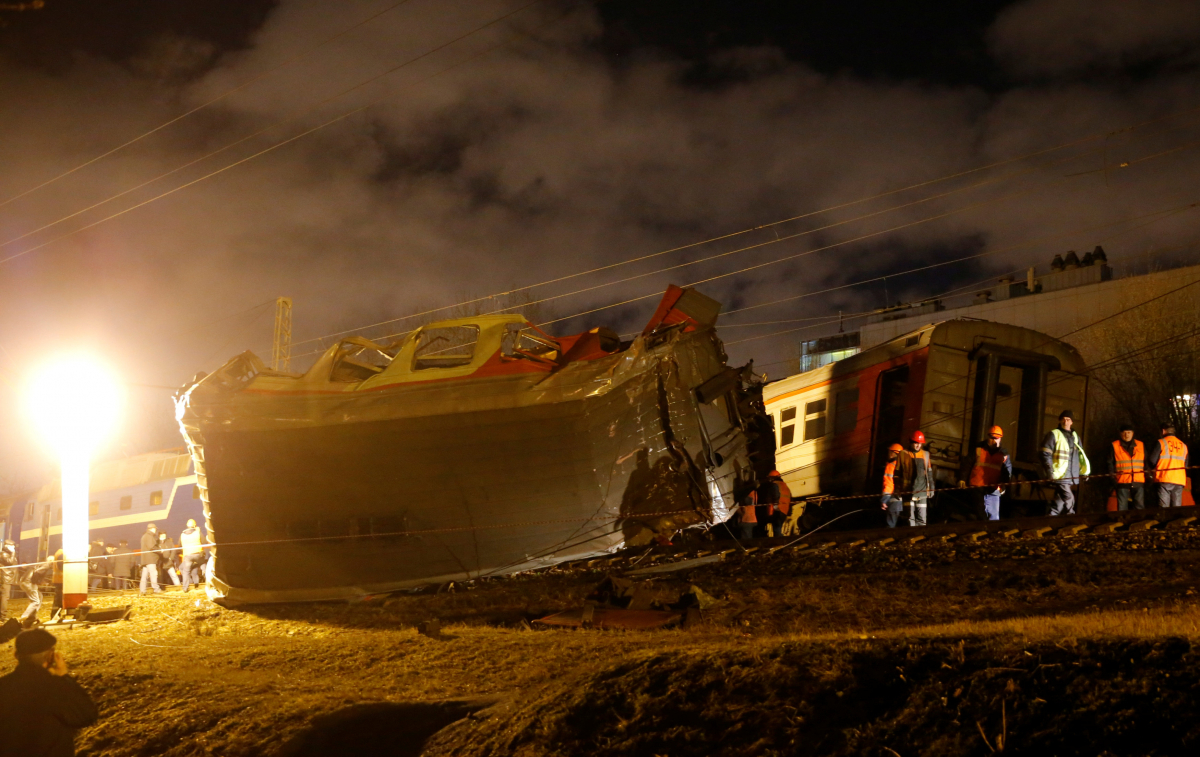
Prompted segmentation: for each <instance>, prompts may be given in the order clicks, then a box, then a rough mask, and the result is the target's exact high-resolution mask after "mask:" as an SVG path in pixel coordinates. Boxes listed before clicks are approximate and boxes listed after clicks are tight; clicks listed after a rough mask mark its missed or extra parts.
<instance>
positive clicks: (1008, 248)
mask: <svg viewBox="0 0 1200 757" xmlns="http://www.w3.org/2000/svg"><path fill="white" fill-rule="evenodd" d="M1056 183H1059V182H1056ZM1036 189H1038V187H1034V188H1031V189H1027V190H1022V191H1020V192H1015V193H1011V194H1009V195H1006V196H1002V197H999V198H991V199H988V200H982V201H979V202H976V203H972V204H969V205H966V206H962V207H960V208H956V209H954V210H951V211H948V212H945V213H941V214H937V215H934V216H931V217H927V218H924V219H918V220H915V221H911V222H908V223H905V224H901V225H899V226H894V227H892V228H889V229H884V230H882V231H876V232H871V233H869V234H865V235H862V236H859V237H855V238H853V239H848V240H844V241H841V242H836V243H833V244H830V245H826V246H824V247H818V248H815V249H812V250H807V251H805V252H800V253H796V254H794V255H789V256H785V257H783V258H777V259H775V260H772V261H767V262H765V263H759V264H756V265H753V266H747V267H745V268H741V269H738V270H736V271H731V272H728V273H723V274H720V275H717V276H712V277H709V278H707V279H702V280H700V281H696V282H691V283H688V284H685V285H684V286H688V287H692V286H697V285H699V284H704V283H707V282H710V281H715V280H717V279H722V278H727V277H729V276H736V275H738V274H741V273H745V272H746V271H751V270H757V269H759V268H763V267H766V266H769V265H774V264H776V263H780V262H784V261H787V260H792V259H795V258H798V257H803V256H805V255H811V254H813V253H817V252H823V251H826V250H829V249H833V248H835V247H840V246H843V245H847V244H852V243H855V242H859V241H862V240H864V239H868V238H871V237H875V236H879V235H881V234H886V233H889V232H892V231H896V230H899V229H903V228H907V227H910V226H914V225H917V224H920V223H925V222H928V221H931V220H937V219H940V218H944V217H946V216H949V215H953V214H954V213H958V212H962V211H964V210H968V209H971V208H974V207H978V206H980V205H984V204H988V203H990V202H994V201H1000V200H1005V199H1011V198H1013V197H1017V196H1020V195H1023V194H1028V193H1029V192H1032V191H1034V190H1036ZM1197 206H1200V202H1194V203H1189V204H1187V205H1182V206H1178V207H1175V208H1169V209H1166V210H1159V211H1153V212H1151V213H1145V214H1142V215H1138V216H1133V217H1130V218H1125V219H1122V220H1120V221H1114V222H1108V223H1104V224H1097V225H1094V226H1088V227H1083V228H1081V229H1074V230H1071V231H1067V232H1059V233H1056V234H1050V235H1044V236H1043V237H1039V238H1035V239H1033V240H1028V241H1025V242H1021V243H1018V244H1013V245H1008V246H1006V247H1001V248H997V249H994V250H989V251H985V252H982V253H976V254H974V255H968V256H965V257H962V258H958V259H955V260H950V261H943V262H941V263H933V264H930V265H926V266H920V267H916V268H912V269H909V270H907V271H902V272H899V273H893V274H888V277H895V276H900V275H905V274H908V273H914V272H919V271H924V270H929V269H931V268H937V267H940V266H945V265H951V264H953V263H959V262H963V261H965V260H971V259H975V258H979V257H985V256H988V255H995V254H998V253H1000V252H1005V251H1011V250H1013V249H1019V248H1021V247H1025V246H1029V245H1031V244H1036V243H1039V242H1042V241H1046V240H1047V239H1054V238H1057V237H1061V236H1066V235H1070V234H1078V233H1080V232H1081V231H1091V230H1095V229H1098V228H1106V227H1110V226H1114V225H1118V224H1122V223H1128V222H1130V221H1137V220H1141V219H1144V218H1151V219H1152V220H1151V221H1149V222H1148V223H1152V222H1154V220H1161V219H1155V218H1154V216H1163V217H1170V216H1171V215H1173V214H1176V213H1180V212H1183V211H1185V210H1189V209H1191V208H1194V207H1197ZM1134 228H1135V229H1136V228H1140V227H1134ZM1132 230H1133V229H1127V230H1126V232H1128V231H1132ZM1126 232H1121V233H1126ZM795 236H800V234H795V235H791V236H785V237H781V238H779V239H777V240H771V241H768V242H764V243H761V244H760V245H755V247H761V246H766V245H771V244H778V243H780V242H785V241H788V240H789V239H791V238H793V237H795ZM1109 238H1110V239H1111V238H1112V237H1111V236H1110V237H1109ZM743 249H749V248H743ZM732 252H737V250H735V251H732ZM732 252H728V253H721V254H719V255H715V256H712V257H723V256H725V255H729V254H732ZM708 259H711V258H706V259H703V260H708ZM703 260H701V261H693V262H703ZM686 265H691V263H685V264H681V265H677V266H670V267H668V268H664V269H660V270H658V271H652V272H650V274H642V275H641V276H637V277H631V278H641V277H642V276H645V275H651V274H653V273H662V272H664V271H667V270H673V269H675V268H682V267H685V266H686ZM882 278H884V277H874V278H872V279H867V280H864V281H860V282H852V283H849V284H842V285H839V286H835V287H829V288H827V289H823V290H819V291H815V292H808V293H805V294H802V295H796V296H794V297H788V298H783V299H781V300H775V301H773V302H771V303H764V305H761V306H760V305H754V306H750V307H746V308H740V309H739V310H734V311H730V313H736V312H743V311H746V310H751V309H754V308H757V307H763V306H765V305H770V304H777V303H779V302H785V301H791V300H796V299H801V298H804V297H813V296H817V295H820V294H827V293H829V292H833V291H838V290H841V289H846V288H849V287H853V286H859V285H861V284H864V283H871V282H874V281H879V280H881V279H882ZM626 280H628V279H626ZM623 281H624V280H623ZM611 283H620V282H610V283H609V284H611ZM609 284H601V285H597V286H595V287H591V288H590V289H599V288H602V287H604V286H608V285H609ZM580 291H589V290H580ZM952 291H953V290H952ZM577 293H578V292H573V293H567V294H563V295H557V296H555V297H547V298H543V299H541V300H534V301H532V302H529V303H522V306H526V305H533V304H540V303H543V302H548V301H551V300H554V299H559V298H561V297H567V296H570V295H571V294H577ZM660 294H661V292H652V293H649V294H646V295H642V296H640V297H635V298H632V299H628V300H624V301H622V302H617V303H613V304H609V305H604V306H601V307H598V308H593V309H591V310H586V311H583V312H580V313H574V314H572V315H569V316H563V317H562V318H555V319H552V320H549V321H545V322H542V323H539V324H537V325H538V326H547V325H550V324H553V323H558V322H561V321H566V320H570V319H572V318H578V317H580V316H583V315H589V314H591V313H595V312H599V311H602V310H607V309H610V308H614V307H620V306H622V305H628V304H631V303H634V302H639V301H641V300H645V299H649V298H651V297H656V296H659V295H660ZM508 309H511V308H501V309H499V310H496V311H491V312H493V313H494V312H502V311H503V310H508ZM798 330H801V329H792V330H791V331H798ZM343 333H344V332H343ZM406 333H410V332H408V331H405V332H398V333H395V334H388V335H386V336H383V337H379V339H390V338H393V337H397V336H402V335H403V334H406ZM331 336H333V335H331ZM769 336H773V334H765V335H761V336H757V337H752V338H749V339H744V340H738V341H735V342H727V344H737V343H739V342H742V341H753V340H756V339H762V338H766V337H769ZM308 341H312V340H308ZM323 351H324V349H323V348H322V349H318V350H311V351H309V352H304V353H301V354H299V355H297V356H296V357H307V356H309V355H314V354H317V353H319V352H323Z"/></svg>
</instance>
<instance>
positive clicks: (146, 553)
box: [138, 523, 162, 594]
mask: <svg viewBox="0 0 1200 757" xmlns="http://www.w3.org/2000/svg"><path fill="white" fill-rule="evenodd" d="M141 547H142V551H141V552H140V553H139V554H138V565H141V566H142V576H141V579H142V580H141V591H139V592H138V593H139V594H145V593H146V583H147V582H149V584H150V585H151V586H153V587H154V593H155V594H158V593H159V592H161V591H162V589H160V588H158V526H156V525H154V524H153V523H150V524H148V525H147V526H146V533H144V534H142V544H141Z"/></svg>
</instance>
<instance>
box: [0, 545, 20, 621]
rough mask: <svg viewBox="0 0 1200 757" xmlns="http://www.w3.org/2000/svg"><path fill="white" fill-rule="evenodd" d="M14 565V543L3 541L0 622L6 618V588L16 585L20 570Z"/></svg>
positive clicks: (0, 576) (15, 548) (15, 553)
mask: <svg viewBox="0 0 1200 757" xmlns="http://www.w3.org/2000/svg"><path fill="white" fill-rule="evenodd" d="M16 564H17V545H16V542H14V541H13V540H12V539H5V540H4V546H3V548H0V620H4V619H5V618H7V617H8V594H9V591H10V590H9V588H8V587H10V586H16V585H17V583H18V573H19V572H20V570H21V569H20V568H15V567H13V566H14V565H16Z"/></svg>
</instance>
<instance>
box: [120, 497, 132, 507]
mask: <svg viewBox="0 0 1200 757" xmlns="http://www.w3.org/2000/svg"><path fill="white" fill-rule="evenodd" d="M121 509H122V510H132V509H133V497H130V496H124V497H121Z"/></svg>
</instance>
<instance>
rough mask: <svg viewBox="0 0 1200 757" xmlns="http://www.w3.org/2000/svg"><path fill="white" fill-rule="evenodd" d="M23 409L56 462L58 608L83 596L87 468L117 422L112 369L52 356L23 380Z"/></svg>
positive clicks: (84, 358) (78, 358) (116, 392)
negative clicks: (59, 482)
mask: <svg viewBox="0 0 1200 757" xmlns="http://www.w3.org/2000/svg"><path fill="white" fill-rule="evenodd" d="M25 397H26V410H27V412H28V414H29V418H30V420H31V421H32V422H33V425H34V427H35V429H36V430H37V432H38V434H39V436H41V437H42V439H43V441H44V442H45V443H46V444H47V445H48V446H49V447H50V448H51V449H53V450H54V451H55V452H56V453H57V454H58V457H59V461H60V462H61V463H62V545H63V561H64V564H63V606H65V607H67V608H74V607H76V606H77V605H79V603H81V602H83V600H85V599H87V586H88V574H87V558H88V469H89V467H90V465H91V457H92V454H93V453H94V452H95V450H96V448H97V447H98V446H99V445H100V444H101V443H103V441H104V440H105V439H106V438H107V437H108V435H109V434H111V433H112V432H113V429H114V428H115V427H116V425H117V416H118V414H119V413H120V406H121V392H120V389H119V387H118V383H117V379H116V377H115V376H114V375H113V373H112V371H110V370H108V369H107V368H105V367H104V366H103V365H102V364H100V363H99V362H98V361H96V360H94V359H92V358H89V357H87V356H84V355H67V356H63V357H59V358H56V359H54V360H52V361H50V362H48V363H46V364H45V365H43V366H42V367H41V368H39V369H38V370H37V371H36V372H35V373H34V374H33V375H32V376H31V377H30V379H29V384H28V387H27V389H26V393H25Z"/></svg>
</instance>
